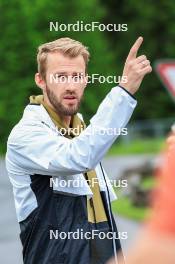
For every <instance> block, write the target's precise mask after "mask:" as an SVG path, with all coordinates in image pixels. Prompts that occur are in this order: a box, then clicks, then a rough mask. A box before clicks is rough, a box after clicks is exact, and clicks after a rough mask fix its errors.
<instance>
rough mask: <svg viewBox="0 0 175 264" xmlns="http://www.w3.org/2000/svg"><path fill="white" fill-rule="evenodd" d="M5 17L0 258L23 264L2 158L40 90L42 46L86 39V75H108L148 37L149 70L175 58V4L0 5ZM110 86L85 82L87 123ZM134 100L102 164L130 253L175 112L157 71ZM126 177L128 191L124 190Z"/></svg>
mask: <svg viewBox="0 0 175 264" xmlns="http://www.w3.org/2000/svg"><path fill="white" fill-rule="evenodd" d="M0 14H1V16H0V36H1V39H0V62H1V67H0V87H1V92H0V174H1V175H0V176H1V177H0V198H1V199H0V210H1V213H0V259H1V263H5V264H10V263H13V264H21V263H22V259H21V246H20V242H19V229H18V224H17V220H16V216H15V209H14V203H13V194H12V188H11V185H10V183H9V180H8V177H7V173H6V169H5V163H4V155H5V152H6V142H7V138H8V135H9V133H10V131H11V129H12V127H13V126H14V125H15V124H16V123H17V122H18V121H19V119H20V118H21V116H22V113H23V109H24V107H25V106H26V105H27V104H28V98H29V96H30V95H32V94H39V93H40V90H39V89H38V88H37V87H36V85H35V83H34V74H35V72H36V70H37V64H36V52H37V47H38V46H39V45H40V44H41V43H45V42H48V41H52V40H55V39H57V38H60V37H65V36H66V37H71V38H74V39H76V40H79V41H82V42H83V44H85V45H86V46H88V47H89V51H90V53H91V60H90V63H89V69H88V72H89V74H93V73H99V74H101V75H105V76H108V75H113V76H114V75H116V76H120V75H121V74H122V69H123V66H124V63H125V59H126V56H127V54H128V52H129V49H130V47H131V46H132V44H133V43H134V42H135V40H136V39H137V37H138V36H143V37H144V43H143V45H142V46H141V49H140V53H139V55H142V54H146V56H147V57H148V58H149V59H150V61H151V62H152V65H154V63H155V62H156V61H157V60H160V59H174V57H175V47H174V39H175V23H174V18H175V2H174V0H168V1H164V0H159V2H157V3H156V2H154V3H153V1H151V0H148V1H136V0H127V1H126V0H123V1H119V0H115V1H114V0H108V1H104V0H84V1H80V0H74V1H71V2H70V1H61V0H57V1H50V0H36V1H34V2H31V1H28V0H13V1H5V0H1V1H0ZM50 21H52V22H56V21H57V22H59V23H60V24H64V23H65V24H70V23H76V22H77V21H83V23H84V24H86V23H91V22H92V21H98V22H100V23H103V24H109V23H112V24H127V27H128V30H127V31H125V32H122V31H121V32H115V31H113V32H108V31H104V32H102V31H98V30H95V31H94V32H87V31H82V32H81V31H80V32H78V31H77V32H74V31H70V32H61V31H50V30H49V22H50ZM113 86H115V85H111V84H108V83H104V84H100V83H98V82H96V83H94V84H89V85H88V87H87V89H86V91H85V96H84V98H85V99H84V101H83V103H82V107H81V112H82V113H83V115H84V118H85V121H86V123H87V124H88V122H89V119H90V118H91V117H92V116H93V115H94V114H95V112H96V110H97V108H98V105H99V104H100V102H101V101H102V99H103V98H104V97H105V95H106V94H107V93H108V92H109V91H110V89H111V88H112V87H113ZM136 98H137V100H138V106H137V108H136V110H135V112H134V114H133V116H132V119H131V121H130V122H129V125H128V135H127V136H120V137H119V138H118V140H116V142H115V144H114V145H113V147H112V148H111V149H110V151H109V153H108V154H107V156H106V158H105V159H104V161H103V164H104V166H105V168H106V171H107V172H108V174H109V176H110V177H111V179H113V180H114V179H115V180H118V186H115V190H116V192H117V194H118V197H119V199H118V200H117V201H116V202H114V203H113V204H112V207H113V211H114V213H115V215H116V221H117V224H118V226H119V231H121V232H125V231H126V232H127V233H128V239H127V240H122V244H123V247H124V251H125V252H127V250H128V247H129V246H130V245H131V244H132V241H133V238H134V237H135V235H136V233H137V232H138V230H139V228H140V225H141V223H142V221H143V220H144V218H145V216H146V215H147V214H148V213H149V208H148V204H149V193H150V191H151V189H152V188H153V186H154V178H153V174H154V173H153V171H154V169H155V167H156V166H157V164H158V162H159V156H158V154H159V153H160V151H161V149H162V147H163V145H164V142H165V139H166V137H167V135H168V133H169V131H170V130H171V126H172V124H173V122H174V112H175V104H174V101H173V100H172V98H171V97H170V95H169V94H168V92H167V91H166V89H165V87H164V86H163V84H162V83H161V82H160V80H159V78H158V76H157V75H156V72H155V71H153V73H152V74H150V75H148V76H146V77H145V79H144V81H143V83H142V85H141V88H140V90H139V92H138V93H137V94H136ZM104 118H105V117H104ZM124 180H127V187H126V186H125V187H123V186H122V185H123V184H122V183H124Z"/></svg>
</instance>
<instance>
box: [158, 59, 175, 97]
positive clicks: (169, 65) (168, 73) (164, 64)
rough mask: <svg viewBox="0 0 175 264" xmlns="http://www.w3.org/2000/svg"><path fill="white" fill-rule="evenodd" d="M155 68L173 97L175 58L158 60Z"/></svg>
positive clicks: (174, 91) (174, 92)
mask: <svg viewBox="0 0 175 264" xmlns="http://www.w3.org/2000/svg"><path fill="white" fill-rule="evenodd" d="M155 69H156V72H157V74H158V76H159V78H160V80H161V81H162V83H163V84H164V86H165V87H166V88H167V90H168V92H169V93H170V95H171V96H172V97H173V99H175V60H158V61H156V63H155Z"/></svg>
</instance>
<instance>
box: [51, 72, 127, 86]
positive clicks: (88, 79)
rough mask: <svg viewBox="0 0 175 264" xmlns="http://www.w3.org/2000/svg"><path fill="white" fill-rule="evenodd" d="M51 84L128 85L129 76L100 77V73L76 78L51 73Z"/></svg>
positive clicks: (75, 76) (80, 74)
mask: <svg viewBox="0 0 175 264" xmlns="http://www.w3.org/2000/svg"><path fill="white" fill-rule="evenodd" d="M49 81H50V83H55V84H65V83H74V84H79V83H87V84H90V83H91V84H94V83H97V82H98V83H100V84H103V83H110V84H119V83H120V82H122V83H127V81H128V80H127V76H124V75H123V76H116V75H108V76H105V75H100V74H99V73H93V74H91V75H84V74H82V73H79V74H76V75H74V76H71V75H68V76H67V75H63V74H59V73H55V74H53V73H51V74H50V76H49Z"/></svg>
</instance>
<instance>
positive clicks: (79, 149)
mask: <svg viewBox="0 0 175 264" xmlns="http://www.w3.org/2000/svg"><path fill="white" fill-rule="evenodd" d="M136 104H137V102H136V100H135V99H134V98H133V97H132V96H130V95H129V94H128V93H127V92H126V91H124V90H123V89H122V88H120V87H114V88H113V89H112V90H111V91H110V92H109V93H108V94H107V96H106V97H105V99H104V100H103V101H102V103H101V104H100V106H99V108H98V110H97V113H96V114H95V115H94V116H93V117H92V119H91V120H90V124H89V126H88V127H87V128H86V129H85V130H84V131H83V132H82V133H81V134H80V135H79V136H77V137H75V138H73V139H68V138H65V137H64V136H61V135H56V134H55V133H53V131H51V130H49V129H48V128H47V127H46V126H44V125H43V124H33V125H32V124H29V125H24V126H23V127H22V128H21V129H16V132H14V133H12V135H11V136H9V139H8V143H7V153H6V165H7V169H8V170H9V171H11V172H12V170H21V169H22V170H25V171H26V172H29V173H30V174H36V173H38V174H43V175H53V176H54V175H59V174H60V175H74V174H78V173H83V172H86V171H88V170H91V169H93V168H95V167H96V165H97V164H98V163H99V161H100V160H101V159H102V158H103V157H104V155H105V154H106V152H107V151H108V150H109V148H110V147H111V145H112V144H113V142H114V141H115V140H116V138H117V137H118V130H119V129H121V128H123V127H125V126H126V125H127V123H128V121H129V119H130V117H131V115H132V113H133V110H134V108H135V106H136ZM109 129H110V130H109Z"/></svg>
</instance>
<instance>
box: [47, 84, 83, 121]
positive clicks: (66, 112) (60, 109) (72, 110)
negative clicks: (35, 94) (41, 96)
mask: <svg viewBox="0 0 175 264" xmlns="http://www.w3.org/2000/svg"><path fill="white" fill-rule="evenodd" d="M46 94H47V97H48V99H49V101H50V103H51V104H52V106H53V107H54V109H55V112H56V113H57V114H58V115H62V116H73V115H75V114H76V113H77V112H78V110H79V108H80V104H81V101H82V97H83V96H81V98H78V97H77V95H76V94H75V93H74V92H67V93H65V94H63V95H62V96H61V97H60V100H58V99H57V97H56V95H55V94H54V92H53V91H51V90H50V89H49V87H48V86H46ZM70 95H72V96H75V97H76V99H77V103H76V104H75V105H70V106H67V107H66V106H64V105H63V104H62V103H61V98H63V97H64V96H70Z"/></svg>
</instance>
